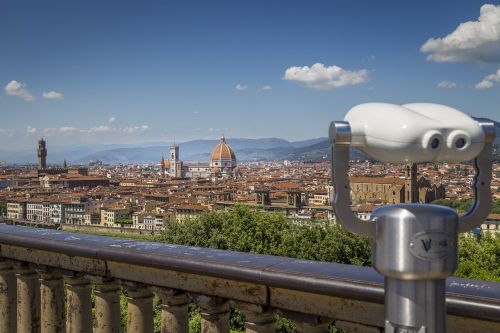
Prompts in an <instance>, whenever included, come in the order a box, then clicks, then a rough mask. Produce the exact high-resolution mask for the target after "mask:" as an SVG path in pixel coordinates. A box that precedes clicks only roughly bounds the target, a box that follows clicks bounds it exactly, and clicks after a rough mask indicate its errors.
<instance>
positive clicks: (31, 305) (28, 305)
mask: <svg viewBox="0 0 500 333" xmlns="http://www.w3.org/2000/svg"><path fill="white" fill-rule="evenodd" d="M14 267H15V272H16V278H17V331H18V332H23V333H25V332H34V333H35V332H36V333H38V332H39V331H40V284H39V282H38V273H37V272H36V271H34V270H33V269H31V268H30V267H29V266H28V265H27V264H25V263H15V264H14Z"/></svg>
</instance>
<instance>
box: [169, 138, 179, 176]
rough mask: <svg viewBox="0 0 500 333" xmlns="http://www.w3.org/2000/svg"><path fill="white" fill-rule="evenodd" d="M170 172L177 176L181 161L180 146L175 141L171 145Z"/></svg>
mask: <svg viewBox="0 0 500 333" xmlns="http://www.w3.org/2000/svg"><path fill="white" fill-rule="evenodd" d="M169 157H170V174H171V176H172V177H177V174H178V171H177V169H178V163H177V162H179V146H178V145H176V144H175V143H174V144H173V145H172V146H170V156H169Z"/></svg>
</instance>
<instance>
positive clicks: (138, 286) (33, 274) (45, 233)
mask: <svg viewBox="0 0 500 333" xmlns="http://www.w3.org/2000/svg"><path fill="white" fill-rule="evenodd" d="M0 258H1V259H0V332H16V330H17V331H18V332H66V331H67V332H93V331H94V332H97V333H100V332H119V331H120V329H121V327H120V325H121V324H120V293H121V292H122V290H124V291H125V294H126V302H127V320H126V325H127V331H128V332H152V331H153V313H154V312H153V306H154V301H153V300H154V299H155V295H156V297H157V298H156V299H158V300H159V302H160V311H161V332H169V333H170V332H182V333H186V332H188V321H189V320H188V307H189V305H190V304H191V303H196V304H197V306H198V307H199V309H200V314H201V326H202V332H204V333H212V332H213V333H223V332H229V315H230V311H231V309H232V308H236V309H238V310H240V312H241V313H243V315H244V317H245V329H246V332H247V333H270V332H274V330H275V321H276V313H279V314H280V315H281V316H284V317H286V318H289V319H291V320H292V321H293V322H294V323H295V326H296V330H297V332H299V333H300V332H308V333H314V332H328V329H329V326H330V325H332V324H334V325H335V326H336V327H338V328H342V329H344V330H345V331H347V332H382V331H383V326H384V309H383V299H384V291H383V277H382V276H380V275H379V274H377V273H376V272H375V271H374V270H373V269H371V268H368V267H356V266H350V265H341V264H332V263H323V262H314V261H307V260H297V259H292V258H284V257H275V256H267V255H257V254H248V253H240V252H233V251H222V250H215V249H204V248H196V247H188V246H179V245H171V244H162V243H153V242H143V241H133V240H126V239H119V238H112V237H101V236H92V235H85V234H78V233H69V232H64V231H56V230H46V229H37V228H28V227H19V226H8V225H0ZM92 294H93V295H94V297H93V300H92V297H91V296H92ZM65 297H66V298H65ZM447 311H448V330H449V332H500V284H498V283H488V282H483V281H476V280H467V279H457V278H450V279H448V280H447Z"/></svg>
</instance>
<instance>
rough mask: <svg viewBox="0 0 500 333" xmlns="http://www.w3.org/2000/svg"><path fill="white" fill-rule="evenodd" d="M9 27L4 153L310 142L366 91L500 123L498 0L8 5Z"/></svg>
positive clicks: (3, 77) (0, 131) (3, 76)
mask: <svg viewBox="0 0 500 333" xmlns="http://www.w3.org/2000/svg"><path fill="white" fill-rule="evenodd" d="M307 6H309V7H307ZM0 28H1V29H2V31H8V33H7V34H4V36H3V37H2V46H3V47H2V52H1V53H0V85H1V88H2V92H1V94H0V112H1V114H2V125H0V139H1V142H2V143H1V144H0V149H2V150H5V149H11V150H16V149H26V148H30V147H33V146H34V143H35V142H36V141H37V140H38V139H39V138H40V137H42V136H43V137H45V138H47V139H50V142H51V143H52V144H53V145H70V146H71V145H84V144H114V143H130V144H134V143H143V142H159V141H165V142H171V141H173V140H174V139H176V140H177V141H188V140H191V139H208V138H210V139H216V138H218V137H219V136H220V135H221V134H225V135H226V136H227V137H246V138H262V137H281V138H284V139H288V140H301V139H310V138H317V137H323V136H326V133H327V128H328V124H329V122H330V121H332V120H338V119H342V118H343V115H344V114H345V112H346V111H347V110H348V109H349V108H350V107H352V106H354V105H356V104H359V103H363V102H369V101H383V102H392V103H401V104H403V103H407V102H416V101H427V102H435V103H443V104H447V105H450V106H453V107H456V108H458V109H460V110H461V111H463V112H465V113H468V114H471V115H474V116H478V117H489V118H491V119H493V120H499V119H498V110H497V109H496V108H497V105H498V104H499V102H500V94H499V93H498V92H499V91H498V90H499V84H500V83H499V82H500V70H499V64H500V56H499V55H500V5H498V4H497V5H494V4H492V5H486V4H485V3H484V2H478V1H470V2H467V3H460V4H456V3H454V2H451V1H448V2H440V3H434V2H430V1H426V2H419V3H418V4H416V3H415V4H407V3H405V4H401V3H399V2H384V3H371V2H368V1H367V2H362V3H356V4H351V3H347V2H334V3H332V2H322V1H317V2H313V3H307V4H305V3H302V2H298V1H292V2H287V4H286V5H283V4H278V3H267V2H238V3H234V2H222V3H220V6H215V5H214V4H208V3H203V2H196V3H195V2H190V3H189V4H158V3H155V4H148V5H143V4H141V5H138V4H136V3H135V4H134V3H131V2H120V3H119V4H118V2H107V3H99V2H96V1H89V2H85V3H66V2H63V1H53V2H50V3H39V2H36V1H15V2H14V1H6V2H3V3H2V4H1V5H0Z"/></svg>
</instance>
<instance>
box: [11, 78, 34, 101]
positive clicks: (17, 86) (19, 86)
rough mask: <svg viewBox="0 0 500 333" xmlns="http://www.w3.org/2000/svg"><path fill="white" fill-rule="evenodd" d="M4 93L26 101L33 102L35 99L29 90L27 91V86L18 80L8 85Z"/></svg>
mask: <svg viewBox="0 0 500 333" xmlns="http://www.w3.org/2000/svg"><path fill="white" fill-rule="evenodd" d="M4 91H5V93H6V94H7V95H10V96H16V97H19V98H22V99H24V100H25V101H32V100H34V99H35V97H33V95H32V94H31V93H30V92H29V91H28V89H26V84H24V83H21V82H18V81H16V80H12V81H10V82H9V83H7V84H6V85H5V87H4Z"/></svg>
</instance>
